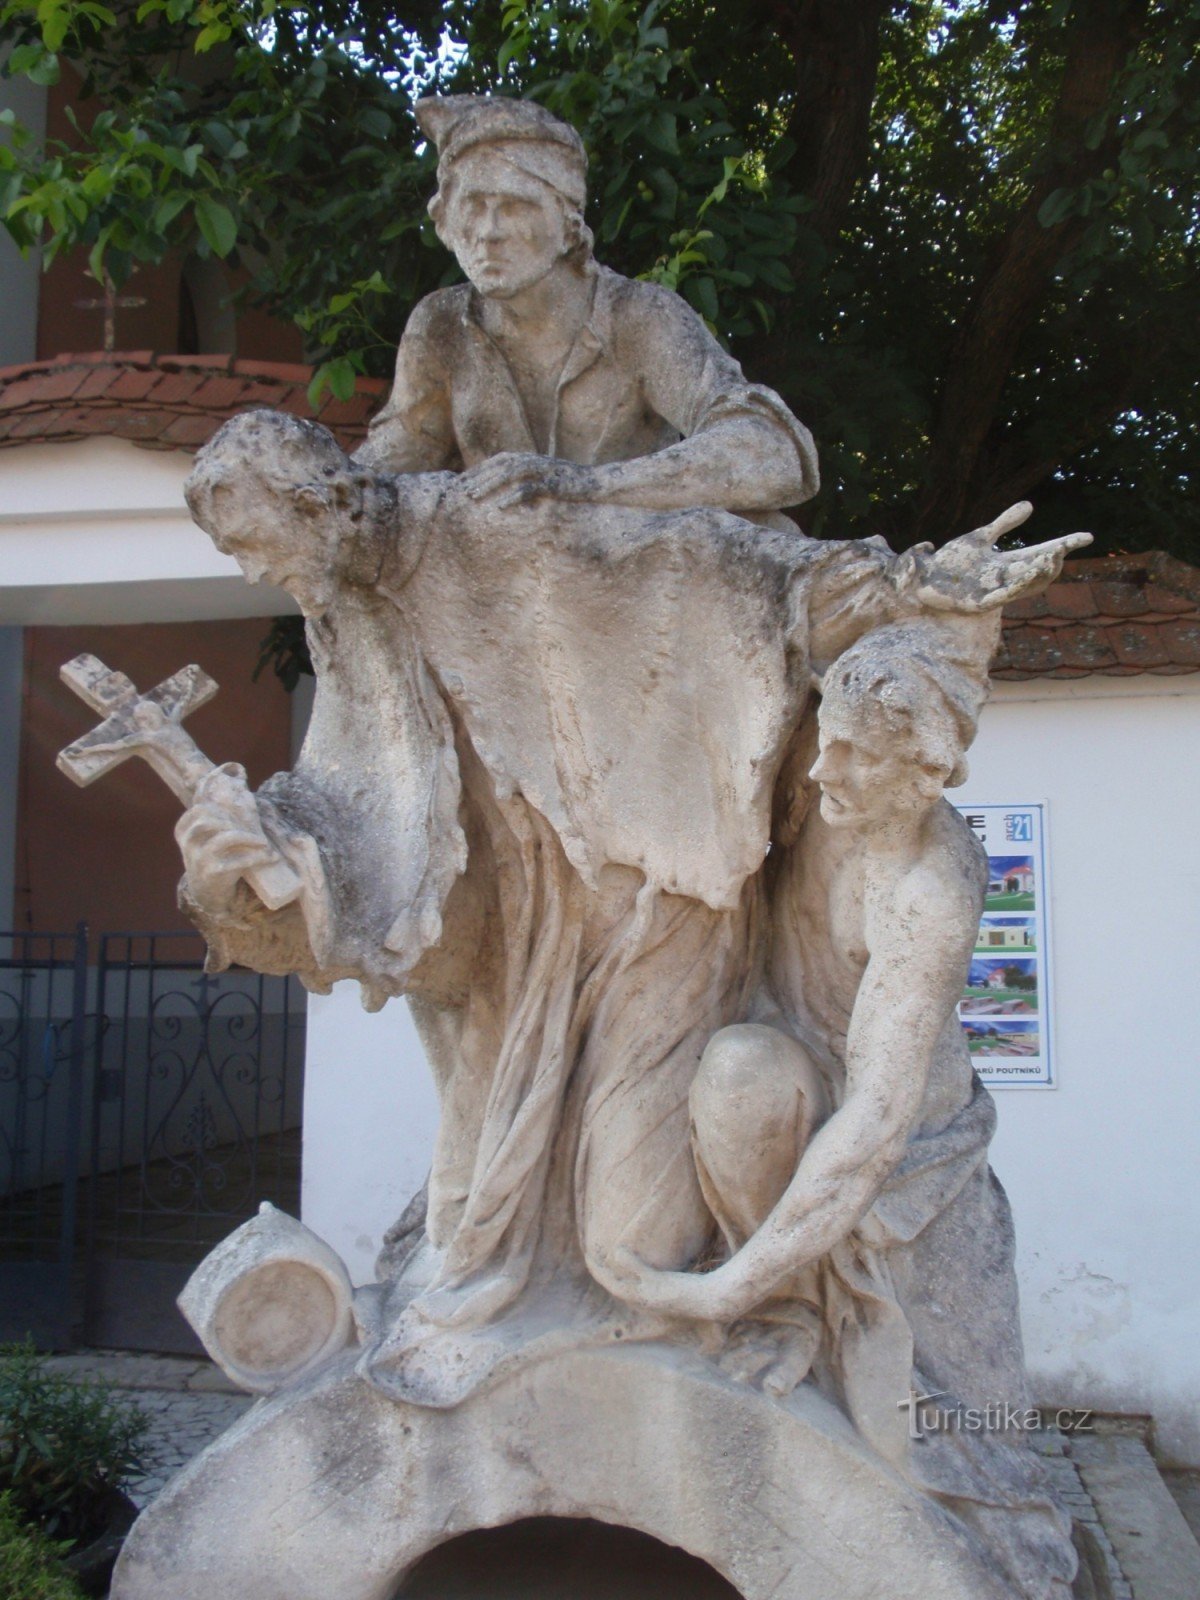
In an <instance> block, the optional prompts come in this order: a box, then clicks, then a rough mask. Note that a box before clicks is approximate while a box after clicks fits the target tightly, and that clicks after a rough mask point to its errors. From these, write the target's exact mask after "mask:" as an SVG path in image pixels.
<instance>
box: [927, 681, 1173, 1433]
mask: <svg viewBox="0 0 1200 1600" xmlns="http://www.w3.org/2000/svg"><path fill="white" fill-rule="evenodd" d="M960 793H961V794H962V796H963V797H964V798H967V799H970V800H999V801H1005V800H1042V799H1045V800H1047V801H1048V802H1049V808H1050V810H1049V823H1050V872H1051V895H1052V899H1051V910H1052V915H1053V928H1052V933H1051V937H1052V941H1053V952H1054V958H1055V966H1054V983H1055V1002H1054V1027H1055V1041H1056V1060H1057V1073H1058V1081H1059V1087H1058V1088H1057V1089H1053V1090H1037V1089H1023V1088H1019V1087H1005V1088H1003V1089H999V1090H997V1091H996V1101H997V1104H998V1106H999V1113H1000V1124H999V1131H998V1133H997V1136H996V1140H995V1143H994V1145H993V1147H992V1165H993V1166H994V1168H995V1170H996V1172H997V1173H998V1174H999V1176H1000V1179H1001V1181H1002V1182H1003V1183H1004V1185H1005V1187H1006V1188H1007V1190H1008V1192H1009V1196H1010V1198H1011V1200H1012V1204H1013V1211H1014V1214H1015V1219H1016V1228H1017V1252H1018V1271H1019V1274H1020V1279H1021V1292H1022V1317H1023V1322H1024V1327H1025V1339H1026V1350H1027V1356H1028V1361H1029V1366H1030V1370H1031V1373H1032V1376H1033V1380H1034V1387H1035V1391H1036V1393H1037V1394H1038V1396H1039V1397H1040V1398H1044V1399H1048V1400H1055V1401H1057V1400H1059V1399H1060V1398H1061V1399H1062V1400H1063V1401H1065V1402H1067V1403H1078V1404H1081V1405H1091V1406H1096V1407H1102V1408H1106V1409H1111V1410H1117V1411H1140V1412H1150V1413H1152V1414H1153V1416H1154V1418H1155V1421H1156V1425H1157V1438H1158V1444H1159V1448H1160V1449H1161V1450H1163V1451H1164V1452H1165V1453H1166V1454H1168V1455H1169V1456H1172V1457H1174V1458H1176V1459H1179V1460H1182V1461H1187V1462H1190V1463H1193V1464H1200V1185H1198V1184H1197V1181H1196V1172H1197V1161H1198V1157H1200V1028H1198V1022H1200V1017H1198V1011H1197V1005H1196V999H1195V995H1196V959H1197V951H1198V950H1200V677H1196V676H1188V677H1183V678H1166V679H1155V678H1136V679H1121V680H1108V679H1094V680H1089V679H1081V680H1078V681H1076V682H1075V683H1072V684H1062V685H1057V684H1054V685H1051V684H1035V685H1031V686H1028V687H1021V686H1016V685H1012V686H1005V687H1004V688H1002V689H1001V690H1000V691H999V693H998V694H997V696H996V698H995V699H994V700H993V702H992V704H991V705H990V706H989V707H988V709H987V711H986V712H985V713H984V717H983V723H982V727H981V729H980V735H979V739H978V741H977V743H976V745H975V748H974V750H973V751H972V752H971V777H970V779H969V780H968V783H967V784H966V785H965V787H964V788H963V789H962V790H961V791H960ZM956 798H957V797H956Z"/></svg>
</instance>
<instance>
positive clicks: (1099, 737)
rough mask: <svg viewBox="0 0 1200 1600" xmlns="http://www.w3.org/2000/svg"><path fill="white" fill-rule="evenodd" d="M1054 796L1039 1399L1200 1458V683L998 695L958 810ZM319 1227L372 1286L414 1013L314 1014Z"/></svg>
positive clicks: (1032, 1257)
mask: <svg viewBox="0 0 1200 1600" xmlns="http://www.w3.org/2000/svg"><path fill="white" fill-rule="evenodd" d="M959 797H961V798H963V799H968V800H972V801H1005V800H1014V801H1026V800H1046V801H1048V803H1049V808H1050V809H1049V824H1050V868H1051V876H1052V895H1053V904H1052V913H1053V934H1052V937H1053V943H1054V955H1055V960H1056V965H1055V988H1056V997H1055V1016H1054V1024H1055V1030H1056V1033H1055V1039H1056V1060H1057V1070H1058V1074H1059V1085H1060V1086H1059V1087H1058V1088H1056V1089H1053V1090H1037V1089H1026V1088H1019V1087H1017V1088H1013V1087H1006V1088H1004V1089H1001V1090H998V1091H997V1101H998V1104H999V1108H1000V1127H999V1132H998V1134H997V1138H996V1141H995V1145H994V1147H993V1164H994V1166H995V1167H996V1170H997V1171H998V1173H999V1174H1000V1176H1001V1178H1002V1180H1003V1182H1004V1184H1005V1186H1006V1187H1007V1189H1008V1191H1009V1194H1010V1197H1011V1199H1012V1202H1013V1208H1014V1211H1015V1215H1016V1226H1017V1237H1018V1252H1019V1257H1018V1270H1019V1274H1020V1278H1021V1286H1022V1296H1023V1315H1024V1322H1025V1331H1026V1342H1027V1349H1028V1356H1029V1364H1030V1368H1031V1371H1032V1375H1033V1381H1034V1390H1035V1393H1036V1394H1037V1396H1038V1397H1039V1398H1041V1399H1045V1400H1049V1401H1057V1402H1062V1403H1064V1404H1080V1405H1085V1406H1094V1407H1097V1408H1104V1409H1113V1410H1123V1411H1138V1412H1151V1413H1153V1414H1154V1416H1155V1419H1156V1424H1157V1428H1158V1441H1159V1445H1160V1447H1161V1448H1162V1449H1163V1450H1164V1451H1165V1452H1166V1453H1167V1454H1168V1455H1169V1456H1171V1457H1173V1458H1175V1459H1177V1460H1182V1461H1187V1462H1192V1463H1197V1464H1200V1185H1198V1184H1197V1181H1196V1171H1197V1156H1198V1155H1200V1132H1198V1129H1200V1061H1198V1055H1200V1050H1198V1046H1197V1039H1198V1038H1200V1029H1198V1026H1197V1008H1196V1004H1195V1000H1194V994H1195V987H1196V952H1197V950H1198V949H1200V894H1198V890H1200V804H1198V801H1200V676H1197V677H1187V678H1172V679H1154V678H1142V679H1126V680H1108V679H1095V680H1080V681H1078V682H1075V683H1069V684H1035V685H1033V686H1031V687H1028V688H1026V687H1023V686H1003V687H1001V689H1000V690H999V691H998V693H997V696H996V698H995V700H994V701H993V703H992V704H991V705H990V706H989V707H988V709H987V711H986V712H985V714H984V718H983V724H982V727H981V730H980V735H979V739H978V741H977V743H976V746H975V748H974V750H973V751H972V776H971V779H970V781H969V782H968V784H967V785H966V786H965V787H964V788H963V789H962V790H961V791H959V793H958V795H956V796H955V798H959ZM309 1030H310V1031H309V1036H308V1037H309V1042H308V1051H307V1067H306V1074H307V1076H306V1089H305V1119H304V1129H305V1132H304V1141H305V1143H304V1216H305V1220H306V1221H307V1222H308V1223H309V1225H310V1226H312V1227H313V1228H315V1229H316V1231H317V1232H318V1233H320V1234H322V1235H323V1236H324V1237H326V1238H327V1239H329V1241H330V1242H331V1243H332V1244H333V1245H334V1246H335V1247H336V1248H337V1249H338V1250H339V1251H340V1252H341V1253H342V1254H343V1256H344V1257H345V1259H346V1261H347V1263H348V1265H349V1266H350V1268H351V1273H352V1276H354V1277H355V1279H356V1281H359V1282H361V1281H365V1280H366V1279H368V1278H369V1277H370V1276H371V1261H372V1258H373V1256H374V1253H375V1251H376V1250H377V1249H378V1246H379V1240H380V1237H381V1235H382V1233H383V1230H384V1228H385V1227H386V1226H387V1225H388V1223H390V1222H391V1221H393V1220H394V1219H395V1217H396V1216H397V1215H398V1214H399V1213H400V1211H401V1210H402V1209H403V1206H404V1204H405V1203H406V1201H407V1200H408V1198H409V1197H410V1196H411V1195H412V1193H413V1192H414V1191H415V1190H416V1189H417V1188H418V1187H419V1185H420V1183H421V1181H422V1179H423V1178H424V1176H425V1172H426V1170H427V1168H428V1164H429V1153H430V1149H431V1146H432V1140H433V1133H434V1129H435V1126H436V1107H435V1105H434V1101H433V1095H432V1091H431V1089H430V1086H429V1081H428V1074H427V1072H426V1070H425V1068H424V1065H423V1060H422V1055H421V1049H420V1045H419V1043H418V1041H417V1039H416V1036H415V1033H414V1031H413V1028H412V1024H411V1021H410V1019H409V1018H408V1015H407V1011H406V1010H405V1008H404V1007H403V1005H402V1004H399V1003H397V1002H393V1003H392V1004H391V1005H389V1006H388V1007H387V1008H386V1009H385V1010H384V1011H382V1012H380V1013H379V1014H377V1015H376V1016H366V1015H365V1014H364V1013H363V1012H362V1011H361V1010H360V1009H359V1007H358V1000H357V991H356V986H354V985H350V984H342V985H339V986H338V988H337V989H336V990H335V992H334V993H333V994H332V995H330V996H328V997H327V998H318V997H314V998H312V999H311V1000H310V1003H309Z"/></svg>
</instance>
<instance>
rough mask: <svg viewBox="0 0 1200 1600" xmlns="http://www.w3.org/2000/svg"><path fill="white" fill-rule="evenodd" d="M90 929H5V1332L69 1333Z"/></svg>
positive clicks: (0, 1083)
mask: <svg viewBox="0 0 1200 1600" xmlns="http://www.w3.org/2000/svg"><path fill="white" fill-rule="evenodd" d="M87 953H88V940H87V928H86V927H85V926H84V925H83V924H82V923H81V924H80V925H79V927H78V928H77V929H76V931H75V932H74V934H66V933H0V1340H8V1339H17V1338H23V1337H24V1336H25V1335H26V1334H27V1333H28V1334H31V1335H32V1336H33V1337H34V1338H35V1339H37V1341H38V1342H39V1343H40V1344H43V1345H48V1346H55V1347H61V1346H62V1345H65V1344H67V1343H69V1342H70V1337H71V1327H72V1321H73V1312H72V1308H73V1305H74V1303H75V1301H76V1299H77V1296H76V1293H75V1289H76V1267H75V1246H76V1237H77V1229H76V1219H77V1214H78V1212H77V1201H78V1180H79V1156H80V1141H81V1136H82V1126H83V1106H84V1089H85V1085H84V1051H85V1048H86V1038H85V1028H86V1021H87V1018H86V1007H87V989H88V964H87Z"/></svg>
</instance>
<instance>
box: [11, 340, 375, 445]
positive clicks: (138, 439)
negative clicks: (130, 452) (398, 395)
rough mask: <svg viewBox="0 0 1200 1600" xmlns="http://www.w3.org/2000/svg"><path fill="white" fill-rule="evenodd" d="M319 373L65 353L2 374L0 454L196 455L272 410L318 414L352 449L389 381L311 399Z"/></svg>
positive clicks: (223, 358) (241, 363) (261, 364)
mask: <svg viewBox="0 0 1200 1600" xmlns="http://www.w3.org/2000/svg"><path fill="white" fill-rule="evenodd" d="M312 376H313V368H312V367H309V366H304V365H301V364H298V363H296V362H285V361H260V360H255V359H252V358H248V357H244V356H232V355H196V356H192V355H170V354H156V353H155V352H154V351H153V350H88V351H77V352H72V351H68V352H65V353H64V354H62V355H56V356H53V357H51V358H49V359H47V360H43V361H29V362H24V363H22V364H20V365H18V366H10V367H0V448H4V447H6V446H15V445H22V444H36V443H45V444H49V443H67V442H70V441H74V440H78V439H87V438H96V437H106V436H107V437H115V438H120V439H128V440H130V441H131V442H132V443H133V444H137V445H142V446H145V447H147V448H149V449H158V450H196V449H199V447H200V446H201V445H202V444H204V443H206V441H207V440H209V439H210V438H211V437H212V436H213V434H214V433H215V432H216V431H217V429H218V428H219V427H220V426H221V424H222V423H223V422H224V421H226V420H227V419H228V418H229V417H231V416H233V415H235V414H236V413H237V412H239V411H246V410H249V409H252V408H253V407H255V406H271V407H273V408H274V409H276V410H279V411H288V412H290V413H291V414H292V415H293V416H298V417H309V418H311V417H316V418H318V419H319V420H320V421H321V422H323V423H324V424H325V425H326V426H327V427H328V428H329V429H331V431H332V432H333V433H334V434H335V436H336V437H337V439H338V442H339V443H340V444H341V445H342V446H343V447H344V448H345V449H347V450H350V449H353V448H354V446H355V445H357V444H360V443H361V442H362V439H363V437H364V435H365V434H366V429H367V423H368V422H369V421H370V419H371V417H372V415H373V414H374V412H375V411H376V410H377V409H378V407H379V405H380V403H381V401H382V398H383V395H384V392H385V391H386V389H387V384H386V383H385V382H384V380H383V379H381V378H360V379H359V380H358V381H357V383H356V385H355V390H354V393H353V394H352V395H351V396H350V398H349V399H348V400H335V399H334V398H333V396H332V395H328V394H327V395H325V396H324V397H323V399H322V401H321V404H320V405H319V406H318V407H317V408H316V410H314V409H313V407H312V406H311V405H310V404H309V402H308V386H309V384H310V382H311V381H312Z"/></svg>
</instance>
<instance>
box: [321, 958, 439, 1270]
mask: <svg viewBox="0 0 1200 1600" xmlns="http://www.w3.org/2000/svg"><path fill="white" fill-rule="evenodd" d="M437 1122H438V1110H437V1098H436V1096H435V1095H434V1092H433V1080H432V1078H431V1077H430V1074H429V1070H428V1068H427V1067H426V1065H425V1055H424V1052H423V1051H422V1049H421V1042H420V1040H419V1039H418V1038H417V1031H416V1029H415V1027H414V1026H413V1021H412V1017H411V1016H410V1015H409V1010H408V1006H407V1005H406V1004H405V1003H404V1001H403V1000H392V1001H390V1002H389V1004H388V1005H387V1006H386V1007H385V1008H384V1009H383V1010H382V1011H377V1012H375V1013H374V1014H373V1015H368V1013H367V1012H365V1011H364V1010H363V1009H362V1006H361V1005H360V1004H359V999H358V985H357V984H356V983H338V984H335V985H334V989H333V993H332V994H328V995H317V994H314V995H310V996H309V999H308V1032H307V1035H306V1039H305V1048H304V1159H303V1163H302V1169H301V1170H302V1174H303V1179H302V1185H303V1186H302V1195H301V1214H302V1216H303V1219H304V1221H305V1222H306V1223H307V1224H308V1226H309V1227H310V1228H312V1229H313V1230H314V1232H316V1233H318V1234H320V1236H321V1237H322V1238H323V1239H326V1240H328V1242H329V1243H330V1244H331V1245H332V1246H333V1248H334V1249H335V1250H336V1251H337V1252H338V1254H339V1255H340V1256H341V1258H342V1260H343V1261H344V1262H345V1263H346V1266H347V1268H348V1269H349V1272H350V1276H351V1278H352V1279H353V1280H354V1282H355V1283H370V1282H371V1281H372V1279H373V1278H374V1276H375V1271H374V1267H375V1257H376V1255H377V1254H378V1251H379V1246H380V1243H381V1242H382V1239H383V1233H384V1229H385V1228H387V1227H388V1225H389V1224H390V1223H392V1222H394V1221H395V1220H396V1218H397V1217H398V1216H399V1215H400V1213H401V1212H402V1211H403V1210H404V1207H405V1206H406V1205H407V1204H408V1202H409V1200H410V1199H411V1198H412V1196H413V1195H414V1194H415V1193H416V1192H417V1190H418V1189H419V1188H420V1187H421V1185H422V1184H423V1183H424V1181H425V1175H426V1173H427V1172H428V1171H429V1158H430V1153H431V1151H432V1149H433V1140H434V1135H435V1133H436V1132H437Z"/></svg>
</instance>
